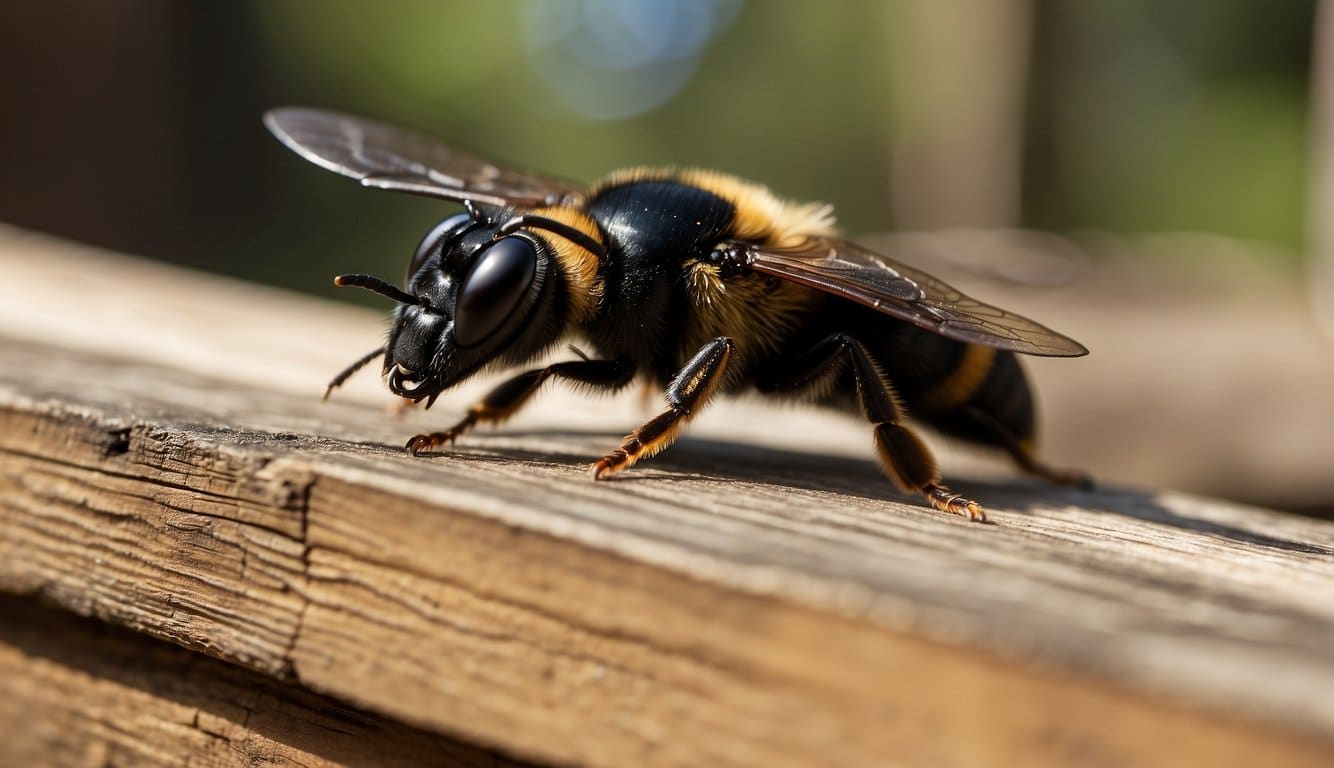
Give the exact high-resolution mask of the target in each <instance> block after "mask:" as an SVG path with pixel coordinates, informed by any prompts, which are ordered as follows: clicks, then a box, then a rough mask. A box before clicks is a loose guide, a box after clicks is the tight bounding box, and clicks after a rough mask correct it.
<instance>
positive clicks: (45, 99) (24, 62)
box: [0, 0, 1334, 515]
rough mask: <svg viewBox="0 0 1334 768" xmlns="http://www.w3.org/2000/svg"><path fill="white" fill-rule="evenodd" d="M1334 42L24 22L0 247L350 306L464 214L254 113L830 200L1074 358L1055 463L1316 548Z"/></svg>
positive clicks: (1244, 13) (1032, 12)
mask: <svg viewBox="0 0 1334 768" xmlns="http://www.w3.org/2000/svg"><path fill="white" fill-rule="evenodd" d="M1330 16H1331V13H1329V8H1328V4H1321V3H1316V2H1295V1H1294V2H1285V3H1270V4H1261V3H1254V2H1244V1H1243V0H1219V1H1218V2H1214V3H1210V4H1209V5H1208V7H1207V9H1206V8H1204V7H1202V6H1201V5H1200V4H1198V3H1194V2H1182V1H1180V0H1176V1H1172V2H1163V1H1162V0H1087V1H1086V2H1080V3H1061V2H1055V1H1054V0H959V1H958V2H952V3H947V4H946V3H933V2H930V0H903V1H902V2H882V1H880V0H864V1H860V2H851V1H850V2H839V3H828V4H820V5H815V4H811V3H808V2H798V1H797V0H787V1H784V2H777V1H766V2H744V1H743V0H506V1H504V2H488V3H442V2H426V1H418V2H396V3H384V4H374V5H372V4H367V3H355V2H326V1H323V0H321V1H318V2H317V1H316V0H265V1H264V2H258V1H254V2H231V3H168V2H157V3H153V2H138V3H129V2H92V1H87V2H69V1H68V0H60V1H54V2H43V3H6V4H3V5H0V41H2V42H3V44H2V45H0V71H2V72H4V74H3V75H0V103H3V104H4V111H5V118H4V119H3V120H0V168H3V172H0V220H2V221H5V222H8V223H11V224H14V225H18V226H22V227H27V228H31V229H36V230H41V231H44V232H49V233H53V234H56V235H60V236H63V237H67V238H72V239H75V240H79V241H82V242H86V243H90V244H94V245H99V246H105V247H109V248H112V249H116V250H121V251H126V252H130V253H135V254H140V255H144V256H148V257H151V258H154V259H160V260H166V261H171V262H176V263H179V264H183V265H188V266H191V267H194V268H198V269H202V270H207V271H212V272H219V273H226V274H230V275H235V276H239V277H243V278H245V279H249V280H255V281H262V282H265V283H270V284H274V285H278V286H283V287H288V288H292V289H295V290H299V291H306V292H312V293H318V294H321V295H328V296H334V295H335V291H334V290H333V289H332V287H331V286H329V281H328V276H329V275H331V274H333V273H336V272H345V271H367V272H375V273H380V274H384V275H387V276H391V277H397V276H399V275H400V274H401V272H402V269H403V266H404V264H405V263H406V261H407V257H408V255H409V254H410V253H411V250H412V248H413V246H414V245H415V244H416V242H417V239H418V238H419V237H420V236H421V234H422V233H424V232H425V231H426V230H427V229H428V228H429V226H430V224H431V223H432V222H433V221H435V220H436V219H438V218H439V217H440V216H442V215H444V214H445V213H447V212H449V208H448V206H446V205H444V204H442V203H440V202H438V201H430V200H423V199H418V198H411V197H406V196H401V195H389V194H381V193H376V192H370V191H366V190H362V189H360V188H358V187H357V185H355V184H353V183H351V182H349V181H347V180H343V179H338V178H337V177H334V176H332V175H330V174H328V173H325V172H322V171H320V170H318V169H316V168H314V167H313V166H311V165H309V164H307V163H305V162H302V161H301V160H299V159H298V158H296V157H295V156H293V155H291V154H290V153H289V152H288V151H287V150H285V149H284V148H282V147H281V146H280V145H279V144H278V143H277V142H276V141H274V140H273V139H272V138H271V137H270V136H269V135H268V134H267V133H266V132H265V131H264V130H263V128H262V127H261V125H260V121H259V117H260V114H261V113H262V112H263V111H264V110H265V109H267V108H269V107H272V106H276V105H281V104H305V105H312V106H323V107H330V108H337V109H343V110H347V111H353V112H358V113H363V114H367V115H372V116H375V117H378V118H380V119H383V120H386V121H389V122H393V123H399V124H402V125H405V126H411V127H415V128H418V129H421V130H423V131H425V132H427V133H431V134H434V135H438V136H440V137H443V138H446V139H447V140H448V141H449V142H450V143H453V144H456V145H458V146H461V147H464V148H468V149H472V150H474V151H477V152H479V153H482V154H485V155H489V156H493V157H495V158H497V159H502V160H506V161H511V162H513V163H516V164H519V165H522V166H527V167H532V168H536V169H541V170H544V171H548V172H551V173H554V174H557V175H561V176H565V177H569V178H573V179H582V180H591V179H594V178H596V177H597V176H599V175H600V174H602V173H605V172H607V171H609V170H612V169H615V168H617V167H621V166H626V165H635V164H669V165H690V166H707V167H713V168H717V169H720V170H725V171H728V172H732V173H735V174H737V175H740V176H743V177H747V178H750V179H754V180H756V181H760V182H763V183H765V184H768V185H769V186H771V187H772V188H774V189H775V190H777V191H779V192H780V193H782V194H784V195H787V196H791V197H795V198H802V199H814V200H824V201H829V202H832V203H834V204H835V205H836V206H837V210H838V212H839V216H840V221H841V223H842V225H843V226H844V228H845V230H846V231H847V232H848V233H850V234H852V235H855V236H859V237H862V236H865V237H867V238H868V242H872V243H874V242H876V236H877V233H884V232H887V231H894V232H899V233H903V232H908V233H921V232H935V233H938V234H937V235H921V236H914V237H909V238H908V239H907V240H887V241H885V242H886V243H889V244H891V245H895V244H897V245H902V244H903V243H905V242H906V243H909V244H910V245H911V246H912V248H910V250H913V251H915V252H916V253H917V254H918V256H919V257H920V258H922V259H924V260H923V261H921V265H922V266H925V267H927V268H928V269H931V270H932V271H934V272H938V273H941V274H942V275H944V276H947V277H950V278H951V279H953V280H957V281H958V282H960V283H963V284H964V287H966V288H970V289H972V290H973V291H974V292H975V293H978V294H980V295H981V296H983V297H985V298H987V299H990V300H994V301H996V302H997V303H1003V304H1006V305H1007V306H1014V307H1015V308H1018V309H1020V310H1021V311H1023V312H1024V313H1025V314H1029V315H1032V316H1034V317H1036V318H1038V319H1040V320H1043V321H1046V322H1048V323H1049V324H1051V325H1053V326H1056V327H1057V328H1058V329H1059V330H1062V331H1066V332H1068V333H1070V334H1071V335H1072V336H1075V337H1076V338H1079V339H1080V340H1081V341H1084V342H1085V343H1087V345H1088V346H1089V347H1090V348H1091V349H1092V350H1093V355H1092V356H1090V357H1089V358H1087V359H1086V360H1081V361H1076V362H1069V361H1055V362H1053V361H1035V362H1034V363H1033V365H1032V368H1033V370H1034V372H1035V375H1036V376H1037V378H1038V379H1039V383H1040V387H1039V389H1040V391H1042V393H1043V399H1044V401H1047V402H1045V403H1044V406H1045V407H1044V410H1045V411H1046V412H1047V413H1048V414H1049V415H1048V425H1047V427H1048V428H1047V431H1048V441H1047V442H1048V444H1049V445H1050V446H1051V449H1050V450H1049V451H1048V453H1051V454H1054V455H1056V456H1059V460H1058V463H1073V464H1083V465H1085V466H1089V467H1091V468H1094V469H1095V472H1096V473H1098V474H1101V475H1105V476H1110V477H1112V478H1114V479H1118V480H1125V481H1129V482H1138V483H1146V484H1155V485H1169V486H1174V487H1179V488H1184V489H1188V490H1196V491H1202V492H1207V493H1214V494H1219V495H1224V496H1228V497H1231V498H1237V499H1242V500H1246V501H1253V502H1256V503H1260V504H1264V505H1267V506H1274V507H1280V508H1283V509H1288V510H1293V511H1299V512H1304V513H1310V514H1321V515H1328V514H1330V513H1331V511H1334V437H1331V435H1330V434H1329V432H1330V430H1331V429H1334V360H1332V359H1331V358H1332V356H1334V353H1332V352H1331V345H1330V343H1329V338H1330V337H1329V334H1328V333H1327V332H1325V331H1322V330H1321V325H1320V323H1321V320H1320V318H1322V317H1326V318H1328V317H1330V316H1332V315H1331V313H1330V305H1331V302H1330V300H1329V296H1330V295H1331V294H1334V291H1330V290H1329V289H1328V287H1327V286H1329V285H1331V284H1334V281H1331V280H1330V279H1329V275H1330V274H1334V270H1327V269H1326V268H1325V267H1324V266H1322V265H1324V264H1325V263H1326V260H1325V259H1323V258H1322V254H1329V253H1331V252H1334V249H1331V248H1330V247H1329V245H1330V240H1331V234H1330V233H1329V232H1328V231H1327V227H1328V226H1329V223H1328V221H1327V220H1326V219H1327V218H1328V217H1327V216H1325V215H1324V212H1325V211H1327V210H1330V209H1329V207H1328V203H1329V201H1330V199H1331V198H1334V160H1330V159H1328V153H1327V152H1326V142H1324V141H1323V140H1322V136H1323V135H1324V132H1331V131H1334V129H1331V128H1330V127H1329V126H1328V125H1327V124H1326V120H1325V118H1324V116H1325V115H1326V114H1331V115H1334V113H1328V112H1327V107H1326V106H1325V102H1326V101H1329V102H1330V103H1334V95H1330V94H1329V93H1327V92H1329V91H1331V90H1332V89H1334V77H1331V76H1322V75H1321V72H1322V70H1324V69H1331V70H1334V59H1329V57H1330V56H1331V55H1334V54H1330V53H1329V52H1328V50H1327V48H1328V47H1329V46H1334V26H1332V24H1334V19H1330V18H1329V17H1330ZM1322 30H1324V31H1323V33H1322ZM1322 41H1329V42H1328V45H1327V46H1326V47H1325V48H1322V46H1321V42H1322ZM886 247H889V245H887V246H886ZM1048 256H1051V257H1053V258H1054V260H1048V258H1047V257H1048ZM905 258H907V257H906V256H905ZM989 272H990V273H998V274H990V275H989V277H990V279H989V280H986V281H981V282H978V283H976V285H978V286H981V287H977V288H973V286H974V283H973V282H971V281H973V280H974V278H976V277H977V276H978V275H979V274H980V273H989ZM982 276H983V277H987V275H986V274H982ZM996 283H999V284H998V285H996V287H986V286H988V285H989V284H996ZM1038 283H1041V284H1042V285H1037V284H1038ZM337 298H338V299H340V300H344V301H355V302H364V303H368V304H375V302H374V297H369V296H364V295H362V294H360V293H356V292H353V293H352V294H351V295H349V294H347V293H339V294H337ZM376 306H378V305H376ZM1322 313H1323V314H1322Z"/></svg>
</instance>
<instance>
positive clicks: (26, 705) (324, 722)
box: [0, 596, 523, 768]
mask: <svg viewBox="0 0 1334 768" xmlns="http://www.w3.org/2000/svg"><path fill="white" fill-rule="evenodd" d="M0 615H3V616H4V617H5V621H4V622H0V765H13V766H18V765H42V766H51V767H52V768H65V767H66V766H68V767H69V768H76V767H78V766H93V765H135V766H144V765H161V766H179V765H210V766H219V767H221V766H254V765H301V766H307V767H308V768H323V767H324V766H366V765H376V766H385V768H393V767H394V766H404V767H406V766H450V767H451V768H504V767H505V766H513V767H514V768H519V767H520V766H521V765H523V764H521V763H518V762H514V761H511V760H509V759H507V758H504V757H502V756H500V755H496V754H494V753H491V752H487V751H484V750H481V749H478V748H476V747H472V746H469V745H466V744H462V743H459V742H456V741H453V740H451V739H449V738H447V737H444V736H440V735H438V734H434V733H428V732H426V731H420V730H417V729H414V728H409V727H407V726H404V725H402V724H401V723H397V722H395V721H393V720H389V719H387V718H384V717H381V716H377V715H371V714H367V713H365V712H359V711H356V710H353V709H349V708H348V707H346V706H345V705H342V704H340V703H338V702H336V701H333V700H331V699H327V698H324V697H321V696H317V695H315V694H312V693H310V692H309V691H306V690H303V689H301V688H298V687H296V686H292V685H284V684H282V683H278V682H275V681H274V680H273V679H272V678H269V677H266V676H264V675H260V674H257V673H254V672H249V671H246V670H243V669H240V668H238V667H235V666H232V665H230V664H223V663H222V662H218V661H214V660H212V659H206V658H202V657H200V656H198V655H196V654H192V653H189V652H187V651H183V650H181V649H179V648H176V647H175V646H172V645H170V644H167V643H163V642H161V641H157V640H150V639H148V638H146V637H144V636H142V635H138V634H135V633H132V632H127V631H125V630H121V629H114V628H111V627H109V626H107V625H105V624H100V623H97V622H92V621H88V620H86V619H76V618H74V617H73V616H70V615H69V614H67V613H64V612H61V611H58V610H55V609H53V608H49V607H45V606H39V605H37V603H36V602H35V601H31V600H23V599H19V598H14V597H12V596H0Z"/></svg>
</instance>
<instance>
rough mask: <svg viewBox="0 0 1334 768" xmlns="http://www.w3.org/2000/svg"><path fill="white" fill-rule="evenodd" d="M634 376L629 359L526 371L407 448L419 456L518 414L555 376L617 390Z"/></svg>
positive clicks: (420, 437)
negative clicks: (449, 424)
mask: <svg viewBox="0 0 1334 768" xmlns="http://www.w3.org/2000/svg"><path fill="white" fill-rule="evenodd" d="M634 375H635V365H634V363H632V362H631V361H629V360H569V361H566V362H563V363H554V364H552V365H548V366H547V367H545V368H534V369H533V370H531V371H524V372H523V373H521V374H519V375H518V376H515V377H514V378H512V379H508V380H506V381H504V382H502V383H501V384H500V385H498V386H497V387H496V388H495V389H493V390H491V391H490V392H489V393H487V395H486V397H483V398H482V399H481V401H480V402H478V403H476V404H474V405H473V406H472V407H471V408H469V409H468V413H467V415H465V416H464V417H463V418H462V419H460V420H459V422H458V423H457V424H455V425H454V426H452V427H450V428H449V429H447V430H445V431H444V432H432V433H430V434H427V435H417V436H416V437H414V438H412V439H411V440H409V441H408V444H407V445H406V446H405V448H406V449H407V451H408V453H411V454H412V455H413V456H417V455H419V454H422V453H427V452H429V451H433V450H435V449H436V448H438V447H440V446H442V445H445V444H447V443H452V442H454V441H455V440H457V439H458V438H459V437H460V436H461V435H462V434H463V433H465V432H467V431H468V430H469V429H472V427H473V426H475V425H476V424H477V423H478V422H486V423H490V424H497V423H500V422H502V421H504V420H506V419H508V418H509V417H511V416H513V415H514V414H515V413H517V412H518V411H519V409H520V408H522V407H523V406H524V404H525V403H527V402H528V400H529V399H530V398H532V396H533V395H534V394H535V393H536V392H537V390H538V389H539V388H540V387H541V386H542V384H543V382H545V381H546V380H547V379H549V378H551V377H553V376H554V377H557V378H561V379H567V380H569V381H573V382H575V383H577V384H582V385H585V386H588V387H595V388H598V389H610V390H614V389H619V388H620V387H623V386H625V385H626V384H628V383H630V380H631V379H633V378H634Z"/></svg>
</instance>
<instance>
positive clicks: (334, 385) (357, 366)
mask: <svg viewBox="0 0 1334 768" xmlns="http://www.w3.org/2000/svg"><path fill="white" fill-rule="evenodd" d="M388 351H389V345H388V344H386V345H384V346H382V347H377V348H375V349H373V350H371V351H370V352H367V353H366V354H365V355H363V356H362V357H360V358H357V361H356V362H355V363H353V364H351V365H349V366H348V367H346V368H344V369H343V370H342V371H341V372H339V374H338V375H337V376H335V377H333V380H332V381H330V382H329V386H327V387H325V388H324V398H323V399H325V400H328V399H329V395H330V394H331V393H333V391H334V390H335V389H338V388H339V387H341V386H343V382H345V381H347V380H348V379H350V378H351V377H352V374H354V373H356V372H357V371H359V370H361V369H362V368H365V367H366V365H367V364H368V363H370V361H372V360H374V359H375V358H377V357H379V356H380V355H383V354H385V353H386V352H388Z"/></svg>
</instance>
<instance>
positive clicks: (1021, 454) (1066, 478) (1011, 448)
mask: <svg viewBox="0 0 1334 768" xmlns="http://www.w3.org/2000/svg"><path fill="white" fill-rule="evenodd" d="M964 410H965V412H966V413H967V415H968V416H969V417H971V418H972V419H973V420H974V421H975V422H977V423H978V424H980V425H982V426H984V427H986V428H987V429H989V430H990V431H991V432H992V433H994V434H995V436H996V438H997V440H998V442H999V444H1000V446H1001V447H1002V448H1004V449H1005V452H1006V453H1008V454H1010V458H1011V459H1013V460H1014V463H1015V466H1017V467H1019V469H1020V470H1022V471H1023V472H1025V473H1027V474H1030V475H1033V476H1034V477H1040V478H1042V479H1043V480H1046V481H1047V482H1049V483H1051V484H1052V485H1063V486H1069V487H1071V488H1081V489H1083V490H1092V489H1093V478H1092V477H1090V476H1089V474H1088V473H1087V472H1084V471H1082V470H1078V469H1061V468H1059V467H1053V466H1051V465H1049V464H1047V463H1046V462H1043V461H1042V460H1040V459H1038V457H1037V451H1036V449H1035V448H1034V446H1033V441H1032V439H1031V438H1029V439H1025V438H1021V437H1019V436H1018V435H1015V434H1014V433H1013V432H1011V431H1010V430H1008V429H1006V428H1005V426H1004V425H1003V424H1001V423H1000V422H999V421H997V420H996V419H995V418H994V417H992V416H990V415H989V414H987V413H984V412H982V411H981V410H979V409H977V408H972V407H969V408H966V409H964Z"/></svg>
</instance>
